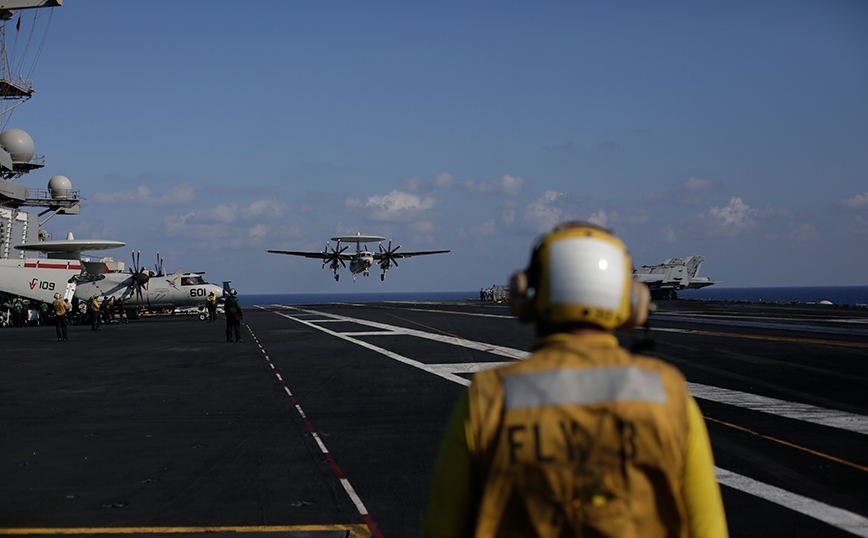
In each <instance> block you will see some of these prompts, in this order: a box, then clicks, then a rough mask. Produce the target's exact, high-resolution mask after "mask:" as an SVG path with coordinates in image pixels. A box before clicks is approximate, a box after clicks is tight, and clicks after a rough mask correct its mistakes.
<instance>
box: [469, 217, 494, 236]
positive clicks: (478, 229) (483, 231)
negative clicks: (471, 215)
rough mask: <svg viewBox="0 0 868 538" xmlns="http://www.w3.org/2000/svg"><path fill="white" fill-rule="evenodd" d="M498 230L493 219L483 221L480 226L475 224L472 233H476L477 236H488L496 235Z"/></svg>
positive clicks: (471, 229)
mask: <svg viewBox="0 0 868 538" xmlns="http://www.w3.org/2000/svg"><path fill="white" fill-rule="evenodd" d="M496 231H497V225H496V224H495V223H494V221H493V220H490V221H488V222H483V223H482V224H480V225H479V226H474V227H473V228H470V235H475V236H477V237H488V236H491V235H494V232H496Z"/></svg>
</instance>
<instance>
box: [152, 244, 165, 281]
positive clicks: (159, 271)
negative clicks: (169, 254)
mask: <svg viewBox="0 0 868 538" xmlns="http://www.w3.org/2000/svg"><path fill="white" fill-rule="evenodd" d="M154 269H155V270H156V274H155V275H154V276H165V275H166V273H164V272H163V258H161V257H160V251H159V250H158V251H157V263H156V265H154Z"/></svg>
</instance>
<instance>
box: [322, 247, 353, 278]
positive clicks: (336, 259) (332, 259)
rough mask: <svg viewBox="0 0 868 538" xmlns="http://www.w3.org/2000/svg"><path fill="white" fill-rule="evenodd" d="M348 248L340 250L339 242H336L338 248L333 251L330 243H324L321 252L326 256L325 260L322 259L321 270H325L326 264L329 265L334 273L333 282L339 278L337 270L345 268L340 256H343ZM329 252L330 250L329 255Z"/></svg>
mask: <svg viewBox="0 0 868 538" xmlns="http://www.w3.org/2000/svg"><path fill="white" fill-rule="evenodd" d="M348 248H350V246H349V245H347V246H345V247H344V248H341V242H340V241H338V247H337V249H335V248H334V247H332V245H331V243H329V242H328V241H326V248H325V250H324V251H323V254H326V255H327V256H326V257H325V258H323V260H322V266H323V268H325V266H326V264H329V267H331V269H332V271H334V272H335V280H337V279H338V278H340V276H338V268H339V267H344V268H346V266H347V264H346V263H344V260H342V259H341V254H343V252H344V251H345V250H347V249H348ZM329 250H331V253H329ZM338 264H340V265H338Z"/></svg>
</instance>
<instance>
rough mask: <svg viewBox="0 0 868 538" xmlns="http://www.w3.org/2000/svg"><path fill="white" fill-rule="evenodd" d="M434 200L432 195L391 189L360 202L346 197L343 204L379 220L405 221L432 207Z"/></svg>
mask: <svg viewBox="0 0 868 538" xmlns="http://www.w3.org/2000/svg"><path fill="white" fill-rule="evenodd" d="M435 204H436V201H435V199H434V197H433V196H419V195H417V194H413V193H409V192H404V191H399V190H393V191H392V192H390V193H389V194H386V195H383V196H371V197H370V198H368V199H367V201H365V202H362V201H361V200H357V199H355V198H347V199H346V201H345V202H344V206H345V207H346V208H347V209H350V210H353V211H355V212H356V213H360V214H363V215H364V216H366V217H368V218H370V219H372V220H379V221H387V222H405V221H409V220H411V219H414V218H416V217H417V216H418V215H419V214H420V213H422V212H425V211H428V210H430V209H433V208H434V205H435Z"/></svg>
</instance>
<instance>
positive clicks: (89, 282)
mask: <svg viewBox="0 0 868 538" xmlns="http://www.w3.org/2000/svg"><path fill="white" fill-rule="evenodd" d="M122 246H124V243H122V242H120V241H105V240H96V239H75V238H73V237H72V234H71V233H70V234H68V235H67V239H65V240H60V241H37V242H35V243H26V244H23V245H16V246H15V249H16V250H22V251H29V252H42V253H45V254H47V255H48V258H24V259H20V260H4V261H5V262H6V263H7V264H8V265H9V266H10V267H9V268H8V270H4V271H0V289H2V290H3V291H4V292H6V293H8V294H12V295H17V296H21V297H26V298H28V299H36V300H40V301H44V302H47V303H50V302H52V301H53V300H54V294H55V293H60V294H61V296H63V298H64V299H66V300H67V301H69V302H70V303H71V302H72V300H73V298H75V299H78V300H79V301H87V300H90V299H91V298H92V297H93V296H95V295H97V296H99V297H100V298H101V299H100V300H102V299H103V298H106V297H108V298H110V299H114V300H115V301H117V300H119V299H122V300H123V301H124V309H125V310H126V311H127V313H128V315H130V317H131V318H135V317H136V316H137V315H138V312H139V311H141V310H144V309H147V310H160V309H164V308H174V307H178V306H198V305H202V304H204V302H205V298H206V297H207V296H208V295H209V294H210V293H211V292H212V291H213V292H214V294H215V295H216V296H217V297H218V298H222V297H223V291H224V290H223V288H221V287H220V286H216V285H214V284H209V283H207V282H205V280H204V279H203V278H202V273H182V272H181V270H180V269H178V270H177V271H176V272H175V273H173V274H171V275H169V274H166V273H165V272H164V271H163V260H162V258H160V256H159V254H157V265H156V267H155V271H148V270H145V268H144V267H141V266H140V265H139V260H140V256H141V252H140V253H139V256H136V254H135V253H133V267H131V268H130V269H129V272H124V271H123V264H122V263H120V262H114V263H116V264H118V265H119V266H120V270H112V269H111V268H110V267H109V264H108V263H106V262H102V261H100V262H91V261H85V260H83V259H82V257H81V253H82V251H95V250H109V249H114V248H119V247H122ZM10 262H13V263H14V264H15V266H14V267H13V266H12V263H10ZM0 269H2V268H0Z"/></svg>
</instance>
